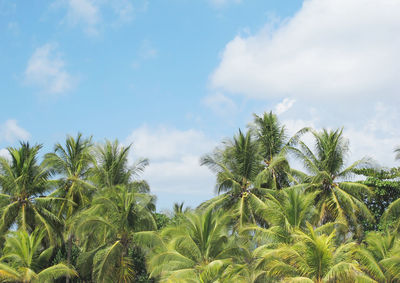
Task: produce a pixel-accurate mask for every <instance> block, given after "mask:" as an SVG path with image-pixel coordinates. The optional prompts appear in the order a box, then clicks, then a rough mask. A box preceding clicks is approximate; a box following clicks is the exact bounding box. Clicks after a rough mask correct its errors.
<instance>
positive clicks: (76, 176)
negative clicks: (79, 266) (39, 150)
mask: <svg viewBox="0 0 400 283" xmlns="http://www.w3.org/2000/svg"><path fill="white" fill-rule="evenodd" d="M91 146H92V143H91V138H88V139H84V138H83V137H82V134H81V133H78V135H77V137H76V139H74V138H73V137H71V136H67V139H66V141H65V146H64V147H63V146H62V145H61V144H59V143H57V144H56V145H55V147H54V153H48V154H46V155H45V164H46V165H47V166H49V168H51V170H53V171H54V173H56V174H57V175H59V176H60V177H61V178H60V179H59V180H58V182H57V183H58V188H57V189H56V190H55V191H54V192H53V193H52V194H51V195H52V196H58V197H62V198H65V200H66V201H64V202H63V203H62V204H61V206H60V207H57V210H58V211H59V212H58V217H64V218H65V220H66V221H67V222H70V221H71V218H72V216H73V215H74V214H75V212H76V211H78V210H79V209H82V208H83V207H84V206H86V205H87V204H88V203H89V199H90V195H91V194H92V193H93V190H94V187H93V185H92V184H90V183H88V181H87V180H88V177H89V173H90V169H91V161H92V157H91V154H90V149H91ZM69 226H70V225H65V226H64V228H65V236H66V238H67V243H68V247H67V263H68V264H69V263H70V260H71V249H72V241H73V237H74V236H73V235H72V234H71V233H69V231H68V230H69V228H70V227H69ZM68 282H69V278H67V283H68Z"/></svg>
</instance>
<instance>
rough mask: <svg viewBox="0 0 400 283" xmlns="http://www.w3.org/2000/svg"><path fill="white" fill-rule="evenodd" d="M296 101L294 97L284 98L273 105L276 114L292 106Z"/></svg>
mask: <svg viewBox="0 0 400 283" xmlns="http://www.w3.org/2000/svg"><path fill="white" fill-rule="evenodd" d="M295 102H296V100H295V99H290V98H285V99H284V100H283V101H282V102H280V103H278V104H277V105H276V106H275V113H276V114H277V115H280V114H283V113H285V112H286V111H288V110H289V109H290V108H292V106H293V104H294V103H295Z"/></svg>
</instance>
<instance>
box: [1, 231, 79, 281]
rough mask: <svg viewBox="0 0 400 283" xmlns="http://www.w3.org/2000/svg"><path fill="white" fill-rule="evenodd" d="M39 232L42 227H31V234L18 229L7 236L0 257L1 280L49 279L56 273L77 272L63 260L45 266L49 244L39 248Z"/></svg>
mask: <svg viewBox="0 0 400 283" xmlns="http://www.w3.org/2000/svg"><path fill="white" fill-rule="evenodd" d="M43 236H44V233H43V230H42V231H40V230H35V231H34V232H32V234H31V235H28V233H27V232H26V231H24V230H19V231H17V232H14V233H12V234H11V235H10V236H9V237H8V238H7V240H6V244H5V248H4V255H3V256H2V257H1V258H0V281H1V282H24V283H25V282H26V283H27V282H32V283H33V282H38V283H39V282H40V283H42V282H43V283H45V282H49V283H50V282H54V280H55V279H57V278H60V277H64V276H77V274H76V272H75V271H74V270H73V269H71V268H70V267H68V266H67V265H65V264H63V263H59V264H56V265H51V266H49V261H50V258H51V255H52V253H53V248H52V247H50V248H47V249H44V248H43V246H42V240H43Z"/></svg>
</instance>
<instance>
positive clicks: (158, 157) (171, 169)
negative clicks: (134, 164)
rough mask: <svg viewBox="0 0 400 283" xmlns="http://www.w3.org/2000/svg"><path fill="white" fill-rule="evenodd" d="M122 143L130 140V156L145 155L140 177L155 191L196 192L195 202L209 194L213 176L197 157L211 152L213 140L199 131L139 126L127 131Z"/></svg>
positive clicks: (212, 186)
mask: <svg viewBox="0 0 400 283" xmlns="http://www.w3.org/2000/svg"><path fill="white" fill-rule="evenodd" d="M126 143H133V148H132V156H131V159H135V158H138V157H146V158H149V160H150V166H149V167H148V168H147V169H146V171H145V173H144V179H146V180H147V181H149V183H150V187H151V190H152V191H153V192H155V193H156V194H157V193H171V194H177V195H181V194H188V195H192V196H196V195H197V196H200V199H197V204H199V202H200V201H201V200H205V199H206V198H210V197H212V196H213V189H214V183H215V177H214V175H213V174H212V173H211V172H210V171H209V170H208V168H206V167H204V166H200V163H199V159H200V157H201V156H202V155H203V154H206V153H209V152H211V151H212V150H213V148H214V146H215V143H214V142H213V141H212V140H210V139H209V138H207V137H206V136H205V135H204V134H203V133H202V132H200V131H197V130H193V129H190V130H185V131H181V130H177V129H174V128H169V127H163V126H159V127H156V128H151V127H148V126H142V127H140V128H138V129H136V130H134V131H133V132H132V133H131V135H129V137H128V138H127V139H126ZM194 198H196V197H194ZM194 202H196V200H194Z"/></svg>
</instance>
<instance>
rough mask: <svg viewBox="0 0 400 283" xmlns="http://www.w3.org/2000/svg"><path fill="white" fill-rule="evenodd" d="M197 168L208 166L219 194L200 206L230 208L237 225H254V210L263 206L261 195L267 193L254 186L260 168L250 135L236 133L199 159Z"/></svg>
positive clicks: (256, 149)
mask: <svg viewBox="0 0 400 283" xmlns="http://www.w3.org/2000/svg"><path fill="white" fill-rule="evenodd" d="M201 165H206V166H208V167H209V168H210V169H211V170H213V171H214V172H216V174H217V184H216V189H217V192H218V193H223V194H221V195H219V196H218V197H216V198H214V199H212V200H210V201H207V202H205V203H203V204H202V205H201V207H203V208H204V207H209V206H214V207H215V206H219V207H224V208H229V209H233V210H234V213H236V214H237V215H238V217H239V225H240V226H242V225H243V224H244V223H246V222H252V223H255V222H256V220H257V215H256V214H255V211H256V210H257V209H259V208H260V206H262V205H263V202H262V200H261V198H262V196H264V195H265V194H266V192H267V191H268V190H267V189H264V188H257V187H255V186H254V182H255V180H256V177H257V175H258V174H259V173H260V171H261V170H262V168H263V165H262V156H261V155H260V154H259V143H258V142H256V141H255V140H254V139H253V138H252V134H251V132H250V131H249V132H247V133H246V134H243V133H242V131H240V130H239V133H238V135H237V136H235V137H234V138H233V140H227V141H225V142H224V147H223V148H217V149H216V150H215V151H214V153H213V154H211V155H206V156H204V157H202V158H201Z"/></svg>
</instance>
